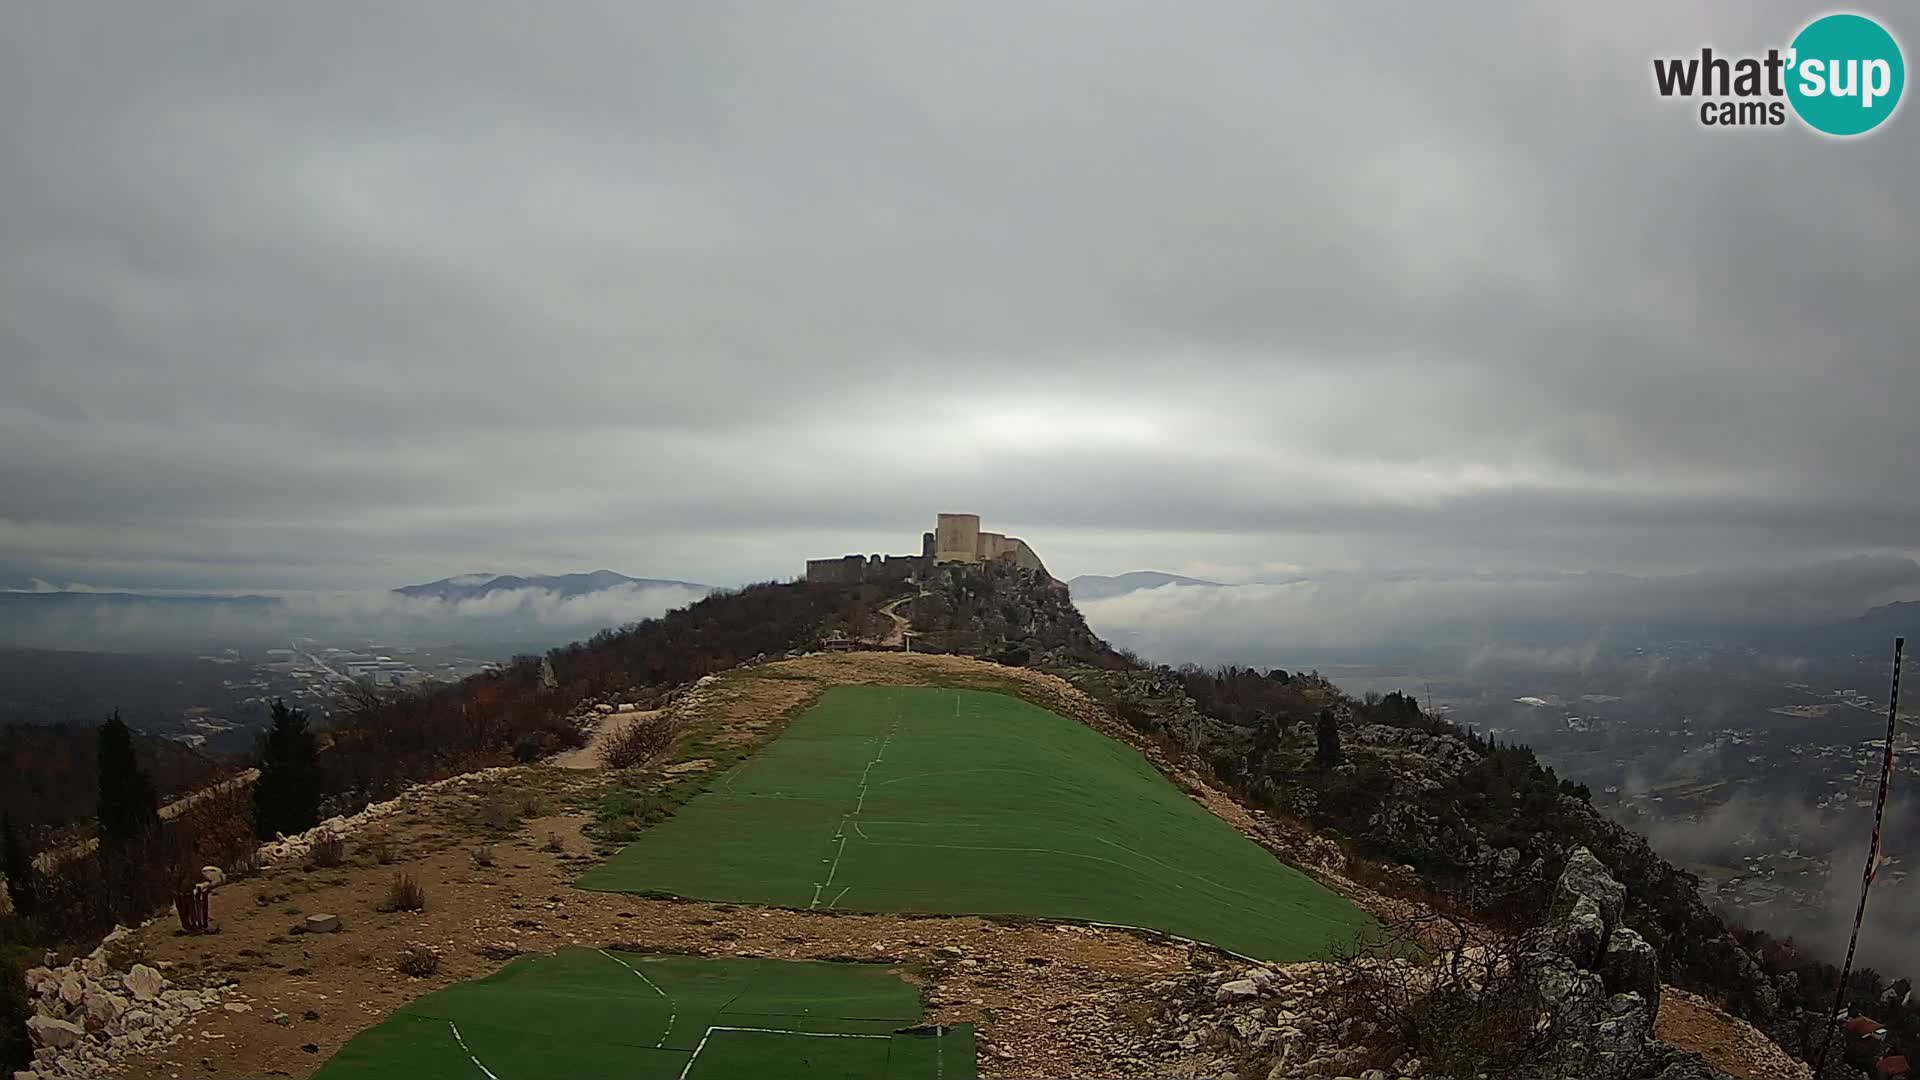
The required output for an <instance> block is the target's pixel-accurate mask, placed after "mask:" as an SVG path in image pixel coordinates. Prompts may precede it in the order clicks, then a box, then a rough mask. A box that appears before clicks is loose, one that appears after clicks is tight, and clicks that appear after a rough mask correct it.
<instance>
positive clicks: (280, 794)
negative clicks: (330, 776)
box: [253, 701, 320, 840]
mask: <svg viewBox="0 0 1920 1080" xmlns="http://www.w3.org/2000/svg"><path fill="white" fill-rule="evenodd" d="M319 823H320V748H319V747H318V746H317V745H316V744H315V743H314V739H313V732H312V730H310V729H309V728H308V727H307V714H306V713H305V712H304V711H303V710H300V709H289V708H287V705H286V702H284V701H276V702H274V703H273V726H272V727H270V728H268V729H267V733H266V736H265V737H264V738H263V739H262V740H261V742H260V779H258V780H256V781H255V782H254V785H253V831H254V835H255V836H258V837H259V838H260V839H262V840H271V839H273V837H274V836H275V834H277V833H288V834H292V833H297V832H304V831H306V830H307V829H311V828H313V827H314V826H315V825H318V824H319Z"/></svg>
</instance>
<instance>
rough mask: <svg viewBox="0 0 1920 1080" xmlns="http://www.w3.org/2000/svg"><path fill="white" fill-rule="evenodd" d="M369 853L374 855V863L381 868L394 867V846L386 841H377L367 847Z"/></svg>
mask: <svg viewBox="0 0 1920 1080" xmlns="http://www.w3.org/2000/svg"><path fill="white" fill-rule="evenodd" d="M367 853H368V854H370V855H372V856H373V861H374V862H377V863H379V864H380V865H381V866H391V865H393V845H392V844H390V843H388V842H387V841H385V840H375V841H374V842H373V843H371V844H369V845H367Z"/></svg>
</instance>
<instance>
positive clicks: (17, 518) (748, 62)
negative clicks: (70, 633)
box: [0, 0, 1920, 588]
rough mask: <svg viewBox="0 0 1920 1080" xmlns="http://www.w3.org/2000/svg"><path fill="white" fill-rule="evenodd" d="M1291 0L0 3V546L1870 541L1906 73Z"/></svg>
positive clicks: (362, 577)
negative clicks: (966, 512) (1771, 127)
mask: <svg viewBox="0 0 1920 1080" xmlns="http://www.w3.org/2000/svg"><path fill="white" fill-rule="evenodd" d="M1289 7H1292V6H1283V5H1272V4H1261V3H1244V4H1240V3H1226V4H1211V5H1204V6H1200V7H1195V6H1192V5H1168V4H1159V3H1155V4H1144V3H1143V4H1113V3H1086V4H1021V5H1017V6H1014V5H1008V6H999V7H996V6H994V5H986V6H981V5H960V4H953V5H938V6H928V5H898V4H885V3H878V2H875V3H866V4H808V5H773V6H769V5H733V4H728V3H714V2H702V3H686V4H666V5H660V4H650V5H633V4H601V5H590V4H585V3H581V4H570V5H567V6H566V7H565V9H564V10H563V11H560V12H556V11H555V9H553V8H552V7H551V6H542V5H534V4H500V3H481V2H477V0H467V2H463V3H459V4H443V5H433V4H409V5H404V6H401V7H398V8H396V7H395V6H393V5H388V4H353V3H335V4H325V5H305V6H289V5H248V6H245V7H239V8H236V7H235V6H234V5H230V4H225V5H220V4H208V5H200V4H193V3H172V4H167V5H165V6H164V8H161V7H149V6H145V5H92V6H87V5H67V4H52V3H49V4H38V5H22V6H20V7H17V8H15V9H14V10H11V11H9V13H8V15H7V24H8V25H7V32H6V33H5V34H4V35H0V380H4V382H3V384H0V580H4V579H7V578H14V579H17V580H19V581H21V582H24V581H25V579H27V578H28V577H38V578H43V579H47V580H54V581H63V582H64V581H81V582H90V583H94V584H102V585H104V584H112V585H156V586H165V585H175V586H187V585H224V586H232V587H253V588H286V587H301V586H306V587H316V588H353V587H367V586H384V585H391V584H397V583H399V582H403V581H414V580H425V579H427V578H431V577H436V576H440V575H442V574H445V573H452V572H460V571H466V570H472V569H476V568H482V567H485V568H497V569H501V570H512V571H527V572H542V571H548V572H550V571H558V570H577V569H583V568H591V567H596V566H612V567H615V568H618V569H621V570H624V571H627V572H629V573H638V574H654V575H670V576H674V577H682V578H691V579H695V580H703V581H715V582H727V581H738V580H745V579H749V578H756V577H768V576H786V575H788V574H791V573H792V572H794V571H795V570H797V568H798V560H799V559H800V558H802V557H804V556H806V555H809V554H832V553H838V552H840V551H843V550H854V549H865V550H901V549H906V548H910V547H911V546H912V545H913V544H914V543H915V542H916V538H917V536H918V531H919V530H920V529H921V528H923V527H925V523H926V519H927V518H928V517H929V516H930V515H931V514H932V513H933V512H934V511H935V510H939V509H962V508H964V509H973V510H978V511H980V512H981V513H983V514H984V515H986V516H987V518H988V519H989V521H990V522H991V523H992V524H993V525H998V526H1005V527H1006V528H1007V529H1008V530H1009V531H1013V532H1017V533H1019V534H1022V535H1025V536H1026V537H1027V538H1029V539H1030V540H1032V541H1033V542H1034V543H1035V544H1036V545H1037V546H1038V547H1039V548H1040V550H1041V552H1042V553H1043V555H1045V556H1047V557H1048V558H1049V560H1050V562H1051V563H1052V565H1053V567H1054V569H1055V570H1056V572H1059V573H1061V574H1063V575H1067V574H1072V573H1077V572H1083V571H1088V572H1113V571H1120V570H1127V569H1133V568H1137V567H1141V566H1154V567H1157V568H1161V569H1167V570H1173V571H1184V572H1191V573H1197V574H1201V575H1203V576H1213V577H1221V578H1226V579H1232V580H1246V579H1253V578H1259V577H1266V576H1273V575H1276V574H1278V575H1284V574H1286V573H1289V572H1292V571H1294V570H1296V569H1298V568H1307V569H1309V570H1313V571H1316V572H1324V571H1341V572H1355V573H1366V572H1373V571H1378V570H1380V569H1382V568H1423V569H1426V570H1430V571H1443V572H1448V573H1453V572H1469V571H1488V570H1494V571H1500V572H1518V571H1526V572H1535V571H1560V570H1636V571H1654V572H1661V571H1682V570H1692V569H1698V568H1703V567H1712V566H1720V565H1725V564H1729V563H1748V562H1754V563H1788V562H1798V561H1805V560H1812V559H1817V558H1827V557H1835V556H1845V555H1853V554H1861V553H1881V554H1911V553H1913V552H1914V550H1915V549H1916V547H1917V546H1920V541H1916V539H1915V538H1916V536H1920V488H1916V487H1915V485H1913V484H1912V483H1911V476H1912V463H1913V460H1914V457H1915V451H1916V450H1920V424H1916V422H1915V420H1914V417H1913V412H1914V408H1915V403H1916V402H1920V305H1916V304H1915V303H1914V298H1915V297H1916V296H1920V267H1916V264H1915V252H1916V251H1917V250H1920V246H1917V242H1920V196H1917V195H1916V194H1915V192H1916V190H1920V189H1916V185H1915V184H1914V183H1913V177H1914V176H1915V175H1917V174H1920V152H1916V150H1915V147H1916V146H1917V145H1920V142H1917V141H1916V136H1915V132H1916V130H1920V129H1917V128H1916V126H1915V125H1916V123H1920V120H1917V119H1916V117H1915V116H1914V115H1913V112H1912V109H1913V106H1912V105H1911V104H1908V105H1907V106H1906V107H1904V108H1903V111H1902V114H1901V115H1899V116H1897V117H1896V118H1895V119H1894V121H1893V122H1892V126H1891V127H1890V128H1889V129H1888V130H1885V131H1883V132H1882V133H1880V134H1877V135H1875V136H1872V137H1870V138H1867V139H1865V140H1856V141H1853V142H1846V143H1842V142H1835V141H1828V140H1822V139H1819V138H1816V137H1814V136H1812V135H1810V134H1807V133H1805V132H1801V131H1798V130H1787V131H1749V132H1709V131H1705V130H1703V129H1701V128H1700V127H1699V125H1698V124H1697V122H1696V121H1695V119H1694V117H1693V115H1692V113H1691V112H1690V111H1689V110H1688V109H1687V108H1686V107H1685V106H1680V105H1675V104H1673V103H1669V102H1661V101H1658V100H1657V99H1655V98H1654V96H1653V94H1652V91H1651V77H1650V73H1649V65H1648V61H1649V59H1650V58H1651V57H1652V56H1654V55H1684V54H1686V53H1688V52H1690V51H1695V50H1697V49H1698V48H1699V46H1700V45H1701V44H1703V43H1706V42H1712V43H1713V44H1714V45H1715V46H1716V47H1719V48H1722V49H1727V50H1740V49H1752V50H1761V49H1764V48H1766V47H1767V46H1768V45H1775V44H1783V43H1784V42H1785V40H1786V39H1787V38H1788V37H1789V36H1790V35H1791V33H1792V31H1793V30H1794V29H1796V28H1797V27H1798V26H1799V25H1800V24H1801V23H1803V22H1804V21H1805V20H1806V18H1807V17H1808V16H1809V15H1810V14H1812V13H1813V9H1811V8H1807V7H1802V6H1794V5H1777V6H1761V5H1754V4H1745V3H1741V4H1722V5H1662V4H1645V5H1631V6H1626V7H1623V6H1621V5H1530V4H1515V5H1509V6H1505V7H1489V6H1485V5H1472V6H1466V7H1462V6H1460V5H1432V4H1412V3H1408V4H1403V5H1396V6H1395V7H1394V8H1393V9H1392V10H1391V11H1383V10H1381V9H1380V8H1378V7H1374V8H1369V9H1352V10H1351V11H1349V10H1347V9H1345V8H1342V7H1340V6H1337V5H1301V6H1298V9H1297V10H1287V9H1286V8H1289ZM1885 14H1886V16H1887V22H1888V23H1889V25H1891V26H1892V27H1893V28H1894V29H1895V31H1896V32H1900V31H1901V30H1902V29H1903V28H1904V29H1906V32H1907V33H1908V34H1909V35H1910V40H1914V41H1920V33H1916V32H1915V31H1914V30H1913V29H1912V27H1913V26H1917V25H1920V23H1915V22H1914V20H1913V16H1912V14H1911V13H1910V12H1907V11H1905V10H1904V9H1901V8H1898V7H1895V6H1891V5H1889V6H1887V9H1886V11H1885Z"/></svg>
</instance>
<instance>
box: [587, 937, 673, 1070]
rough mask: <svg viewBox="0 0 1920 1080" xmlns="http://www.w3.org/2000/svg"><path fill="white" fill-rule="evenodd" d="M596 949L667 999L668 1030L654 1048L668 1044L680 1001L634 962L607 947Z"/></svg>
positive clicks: (662, 1033) (661, 1035) (661, 1034)
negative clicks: (629, 961)
mask: <svg viewBox="0 0 1920 1080" xmlns="http://www.w3.org/2000/svg"><path fill="white" fill-rule="evenodd" d="M594 951H595V952H597V953H599V954H600V955H601V956H604V957H606V958H607V959H609V960H611V961H613V962H614V963H616V964H619V965H620V966H621V967H623V968H626V969H627V970H628V971H631V972H633V973H634V975H635V976H637V977H638V978H639V980H640V981H641V982H643V983H646V984H647V985H648V986H651V987H653V992H654V993H656V994H659V995H660V996H661V997H663V998H666V999H667V1030H665V1031H663V1032H661V1033H660V1041H659V1042H657V1043H654V1044H653V1048H654V1049H655V1050H658V1049H660V1048H661V1047H663V1046H665V1045H667V1036H669V1035H671V1034H673V1022H674V1021H675V1020H678V1019H680V1005H679V1003H678V1002H676V1001H674V1000H673V998H672V996H670V995H669V994H668V993H667V992H666V991H665V990H662V989H660V985H659V984H658V983H656V982H654V981H653V980H652V979H649V978H647V977H646V976H645V975H642V974H640V969H638V968H636V967H634V966H633V965H632V964H629V963H627V962H626V961H625V960H622V959H620V958H619V957H617V956H615V955H613V954H612V953H610V952H608V951H607V950H605V949H595V950H594Z"/></svg>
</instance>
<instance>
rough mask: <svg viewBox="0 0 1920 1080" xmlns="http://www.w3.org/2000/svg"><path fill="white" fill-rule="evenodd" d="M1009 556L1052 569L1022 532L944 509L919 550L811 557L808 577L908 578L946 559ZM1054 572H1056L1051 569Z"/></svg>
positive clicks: (846, 580) (1026, 566)
mask: <svg viewBox="0 0 1920 1080" xmlns="http://www.w3.org/2000/svg"><path fill="white" fill-rule="evenodd" d="M984 562H1005V563H1011V564H1012V565H1014V566H1018V567H1020V568H1021V569H1023V570H1032V571H1035V572H1037V573H1041V574H1046V573H1047V567H1046V564H1045V563H1043V562H1041V561H1040V556H1039V555H1038V554H1036V553H1035V552H1034V550H1033V549H1032V548H1030V547H1028V546H1027V542H1026V541H1024V540H1021V539H1020V538H1018V537H1014V536H1006V535H1003V534H1001V533H996V532H981V531H980V515H979V514H941V515H939V516H938V517H936V518H935V519H934V526H933V531H932V532H929V533H923V534H922V535H921V537H920V554H919V555H843V556H841V557H839V558H837V559H808V560H807V580H808V581H827V582H834V583H837V584H842V585H846V584H859V583H865V582H895V581H905V580H907V579H909V578H911V577H914V576H916V575H919V574H923V573H925V572H926V571H928V570H931V569H932V568H933V567H934V566H936V565H938V564H940V563H984ZM1047 576H1048V577H1051V576H1052V575H1051V574H1048V575H1047Z"/></svg>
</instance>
